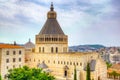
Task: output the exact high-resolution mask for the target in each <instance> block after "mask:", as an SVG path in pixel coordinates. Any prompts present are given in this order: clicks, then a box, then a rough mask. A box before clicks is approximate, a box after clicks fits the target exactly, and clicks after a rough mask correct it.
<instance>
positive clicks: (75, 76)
mask: <svg viewBox="0 0 120 80" xmlns="http://www.w3.org/2000/svg"><path fill="white" fill-rule="evenodd" d="M74 80H77V73H76V66H75V68H74Z"/></svg>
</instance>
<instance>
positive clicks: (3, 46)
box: [0, 44, 23, 48]
mask: <svg viewBox="0 0 120 80" xmlns="http://www.w3.org/2000/svg"><path fill="white" fill-rule="evenodd" d="M0 48H23V47H22V46H18V45H13V44H0Z"/></svg>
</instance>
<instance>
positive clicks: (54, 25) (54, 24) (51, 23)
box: [35, 3, 68, 53]
mask: <svg viewBox="0 0 120 80" xmlns="http://www.w3.org/2000/svg"><path fill="white" fill-rule="evenodd" d="M56 18H57V13H56V12H55V11H54V7H53V3H51V7H50V11H49V12H48V13H47V20H46V22H45V24H44V26H43V27H42V29H41V31H40V32H39V34H38V35H36V45H35V51H36V52H37V53H64V52H68V36H67V35H65V34H64V32H63V31H62V29H61V27H60V25H59V23H58V21H57V19H56Z"/></svg>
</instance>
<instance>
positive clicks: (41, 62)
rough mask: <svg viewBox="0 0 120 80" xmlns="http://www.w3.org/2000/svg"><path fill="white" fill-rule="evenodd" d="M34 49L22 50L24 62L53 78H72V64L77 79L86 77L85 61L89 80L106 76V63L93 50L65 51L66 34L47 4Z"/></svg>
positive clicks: (101, 78) (66, 47)
mask: <svg viewBox="0 0 120 80" xmlns="http://www.w3.org/2000/svg"><path fill="white" fill-rule="evenodd" d="M35 42H36V44H35V52H31V53H26V54H25V57H26V58H25V59H26V65H27V66H29V67H35V68H43V69H44V70H45V71H49V72H50V73H51V74H52V75H54V76H55V78H56V79H57V80H66V79H67V80H73V75H74V68H75V67H76V70H77V80H86V70H85V68H86V65H87V63H88V62H89V63H90V66H91V79H92V80H107V67H106V64H105V62H104V61H103V60H102V59H101V58H100V57H99V55H98V53H96V52H87V53H82V52H68V36H67V35H65V34H64V32H63V31H62V29H61V27H60V25H59V23H58V21H57V13H56V12H55V11H54V7H53V4H51V7H50V11H49V12H48V13H47V21H46V23H45V24H44V26H43V28H42V30H41V31H40V33H38V34H37V35H36V40H35Z"/></svg>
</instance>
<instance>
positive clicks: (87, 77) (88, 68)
mask: <svg viewBox="0 0 120 80" xmlns="http://www.w3.org/2000/svg"><path fill="white" fill-rule="evenodd" d="M86 74H87V75H86V80H91V78H90V63H87V71H86Z"/></svg>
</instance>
